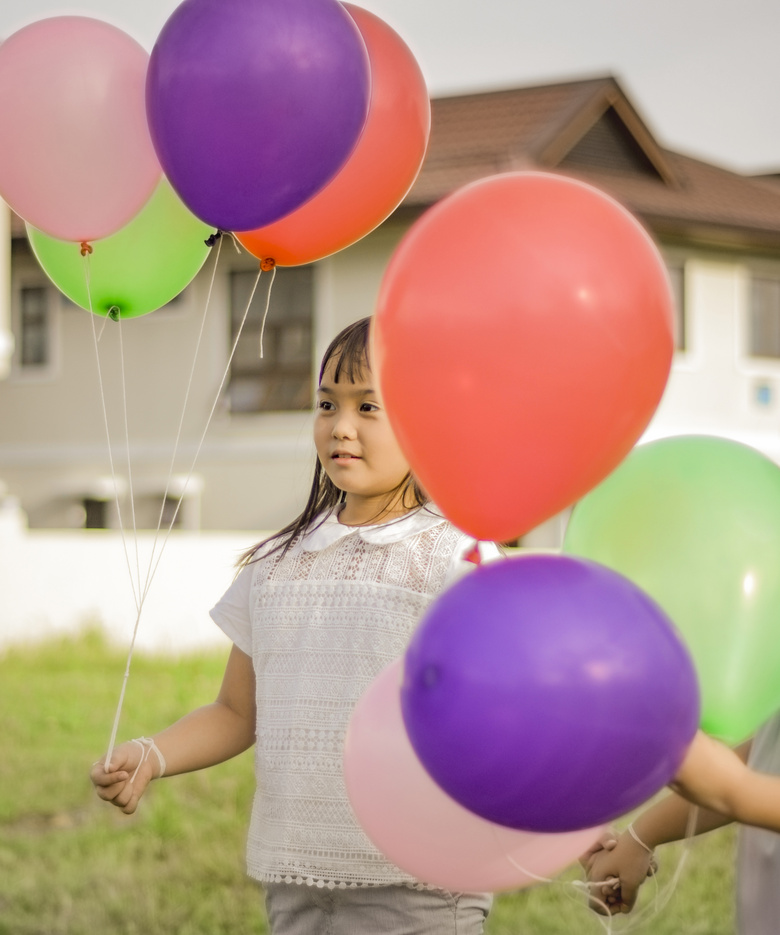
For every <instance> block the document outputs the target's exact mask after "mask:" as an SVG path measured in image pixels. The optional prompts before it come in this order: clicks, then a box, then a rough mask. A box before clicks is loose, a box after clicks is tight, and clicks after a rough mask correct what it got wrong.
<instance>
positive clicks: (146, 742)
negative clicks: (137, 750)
mask: <svg viewBox="0 0 780 935" xmlns="http://www.w3.org/2000/svg"><path fill="white" fill-rule="evenodd" d="M130 743H137V744H138V745H139V746H140V747H141V749H142V750H143V755H142V756H141V762H140V763H139V764H138V766H136V768H135V772H134V773H133V775H132V776H131V777H130V782H133V780H134V779H135V777H136V776H137V775H138V770H139V769H140V768H141V766H142V765H143V764H144V763H145V762H146V761H147V760H148V759H149V754H150V753H151V752H152V750H154V753H155V755H156V757H157V762H158V764H159V766H160V772H159V773H158V774H157V779H162V777H163V776H164V775H165V757H164V756H163V755H162V753H161V752H160V748H159V747H158V746H157V744H156V743H155V742H154V740H153V739H152V738H151V737H134V738H133V739H132V740H131V741H130Z"/></svg>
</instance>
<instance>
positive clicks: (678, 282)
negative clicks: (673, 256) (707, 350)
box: [667, 263, 688, 351]
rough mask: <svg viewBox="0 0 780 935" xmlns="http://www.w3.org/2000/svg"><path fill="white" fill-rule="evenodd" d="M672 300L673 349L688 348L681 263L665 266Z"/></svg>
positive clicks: (683, 275)
mask: <svg viewBox="0 0 780 935" xmlns="http://www.w3.org/2000/svg"><path fill="white" fill-rule="evenodd" d="M667 272H668V274H669V282H670V283H671V286H672V299H673V301H674V349H675V350H676V351H687V350H688V334H687V317H686V309H685V267H684V266H683V264H682V263H679V264H672V265H669V266H667Z"/></svg>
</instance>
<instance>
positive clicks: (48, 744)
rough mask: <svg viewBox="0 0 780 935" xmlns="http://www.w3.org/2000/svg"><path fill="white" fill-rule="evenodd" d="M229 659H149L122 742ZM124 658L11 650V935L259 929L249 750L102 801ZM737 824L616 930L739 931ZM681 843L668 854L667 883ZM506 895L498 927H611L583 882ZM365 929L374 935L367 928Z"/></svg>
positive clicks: (1, 856) (7, 698) (7, 873)
mask: <svg viewBox="0 0 780 935" xmlns="http://www.w3.org/2000/svg"><path fill="white" fill-rule="evenodd" d="M224 661H225V659H224V655H222V654H212V655H206V656H193V657H185V658H183V659H179V660H171V659H166V658H145V657H142V656H138V657H137V658H136V659H135V661H134V663H133V669H132V673H131V676H130V681H129V686H128V691H127V697H126V700H125V706H124V715H123V720H122V724H121V727H120V737H122V738H126V737H136V736H139V735H143V734H148V733H152V732H154V731H156V730H158V729H160V728H161V727H163V726H165V725H166V724H168V723H170V722H171V721H172V720H174V719H175V718H177V717H179V716H180V715H181V714H183V713H186V712H187V711H189V710H191V709H192V708H193V707H195V706H196V705H199V704H202V703H205V702H209V701H211V700H213V697H214V695H215V693H216V690H217V687H218V685H219V681H220V677H221V673H222V668H223V665H224ZM124 664H125V661H124V657H123V655H122V654H119V653H116V652H114V651H112V650H110V649H109V648H108V647H107V646H106V645H105V643H104V642H103V640H102V639H101V638H100V637H99V636H98V635H97V634H96V633H87V634H85V635H84V636H82V637H80V638H78V639H74V640H62V641H59V642H50V643H48V644H47V645H45V646H42V647H37V648H34V649H24V650H21V649H19V650H14V651H9V652H6V653H5V654H4V655H0V725H2V726H1V727H0V741H2V742H1V743H0V935H94V933H95V932H101V933H103V935H135V933H138V935H141V933H143V935H156V933H166V935H168V933H171V935H221V933H225V935H227V933H230V935H259V933H264V932H266V927H265V919H264V913H263V908H262V897H261V894H260V892H259V890H258V888H257V887H256V886H255V884H253V883H252V882H250V881H249V880H247V878H246V877H245V874H244V854H243V851H244V839H245V835H246V824H247V819H248V815H249V808H250V804H251V798H252V793H253V788H254V779H253V775H252V755H251V752H248V753H247V754H244V755H243V756H241V757H239V758H237V759H236V760H234V761H232V762H230V763H226V764H223V765H222V766H219V767H216V768H214V769H211V770H209V771H207V772H204V773H198V774H193V775H188V776H177V777H172V778H170V779H166V780H165V781H164V782H161V783H155V784H154V785H153V786H152V788H151V790H150V793H149V794H148V795H147V797H146V798H145V801H144V803H143V804H142V807H141V808H140V809H139V813H138V814H137V815H136V816H133V817H131V818H128V817H127V816H124V815H122V814H121V813H119V812H118V811H117V810H115V809H113V808H112V807H110V806H108V805H106V804H105V803H102V802H100V801H98V800H97V798H96V797H95V795H94V793H93V792H92V787H91V784H90V782H89V779H88V775H87V774H88V770H89V764H90V763H91V762H92V761H93V760H95V759H96V758H97V757H98V756H99V755H100V754H101V753H102V752H103V751H104V750H105V748H106V746H107V743H108V735H109V733H110V728H111V723H112V721H113V716H114V710H115V708H116V703H117V696H118V692H119V689H120V687H121V682H122V676H123V672H124ZM733 847H734V835H733V833H732V832H730V831H725V832H717V833H715V834H712V835H710V836H708V837H705V838H703V839H701V840H699V841H696V842H694V843H693V844H692V845H689V851H688V854H687V862H686V865H685V868H684V871H683V874H682V876H681V878H680V880H679V882H677V883H676V885H673V889H672V891H671V897H670V899H669V901H668V903H667V904H666V905H665V906H664V907H662V908H658V905H657V904H656V903H654V898H653V891H652V884H650V885H646V886H645V888H644V890H645V892H644V893H643V904H645V905H646V907H647V908H645V909H644V910H643V912H644V914H643V916H642V917H641V919H637V917H636V914H635V915H634V916H630V917H628V918H621V919H618V920H616V922H615V926H614V931H615V932H619V931H622V930H624V929H625V928H626V925H627V924H630V926H631V931H632V932H641V933H652V935H679V933H680V932H685V933H686V935H696V933H702V935H705V933H706V935H727V933H731V932H733V931H734V927H733V905H732V904H733V899H732V868H733ZM681 853H682V850H681V847H677V848H676V849H675V848H667V849H666V850H665V851H664V852H663V853H662V855H661V856H662V873H661V874H660V875H659V880H660V883H659V887H660V890H661V892H662V893H663V892H666V891H668V889H669V886H670V883H669V881H670V879H671V877H672V876H673V873H674V870H675V868H676V866H677V864H678V863H679V860H680V854H681ZM575 879H578V874H577V873H576V871H570V872H569V873H568V874H567V875H565V876H564V878H563V880H564V881H563V882H556V883H554V884H551V885H542V886H537V887H534V888H533V889H529V890H523V891H520V892H518V893H512V894H503V895H501V896H499V897H498V898H497V900H496V903H495V908H494V911H493V914H492V916H491V919H490V921H489V923H488V927H487V935H525V933H532V935H572V933H575V935H578V933H585V935H587V933H589V932H594V933H598V932H601V931H602V927H601V920H599V919H598V918H597V917H596V916H594V915H593V914H592V913H590V912H589V911H588V910H587V909H586V908H585V906H584V904H583V900H582V898H581V896H580V894H579V892H578V891H577V890H576V889H575V886H574V885H573V883H572V881H573V880H575ZM367 935H370V933H367Z"/></svg>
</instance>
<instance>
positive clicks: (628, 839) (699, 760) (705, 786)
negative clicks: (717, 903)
mask: <svg viewBox="0 0 780 935" xmlns="http://www.w3.org/2000/svg"><path fill="white" fill-rule="evenodd" d="M749 752H750V742H748V743H745V744H743V745H742V746H741V747H738V748H737V749H736V750H730V749H729V748H728V747H725V746H724V745H723V744H720V743H718V742H717V741H715V740H712V739H711V738H710V737H707V736H706V734H702V733H701V732H699V733H698V734H697V735H696V737H695V738H694V741H693V743H692V744H691V747H690V748H689V750H688V753H687V755H686V757H685V760H684V761H683V764H682V766H681V767H680V769H679V770H678V772H677V775H676V776H675V781H674V783H672V784H671V785H672V788H673V789H675V792H676V793H679V794H673V795H669V796H666V798H663V799H661V800H660V801H659V802H657V803H656V804H655V805H652V806H650V808H647V809H645V811H643V812H642V813H641V814H640V815H639V817H638V818H636V819H635V820H634V821H633V822H632V825H631V827H632V828H633V831H634V834H635V835H636V837H634V835H632V834H631V832H630V831H624V832H623V833H622V834H621V835H619V836H617V837H616V838H614V839H613V840H612V841H611V842H609V843H605V845H604V846H603V847H602V849H600V850H598V851H596V852H595V853H588V854H587V855H585V857H584V858H583V862H584V863H585V866H586V870H587V872H588V879H589V880H590V881H592V882H602V881H604V882H603V883H602V886H601V887H599V888H597V889H595V890H594V891H593V895H594V896H595V897H596V900H598V901H596V900H594V901H592V902H591V908H593V909H595V910H596V911H597V912H603V911H604V908H603V906H604V904H606V907H607V909H608V911H609V912H610V913H612V914H614V913H618V912H630V911H631V909H632V908H633V906H634V903H635V902H636V898H637V895H638V892H639V887H640V886H641V885H642V883H643V882H644V881H645V879H646V878H647V874H648V868H649V867H650V861H651V859H652V856H653V855H652V851H653V850H655V848H656V847H657V846H658V845H659V844H667V843H669V842H671V841H679V840H682V838H684V837H685V836H686V834H687V833H688V832H689V830H691V831H692V833H693V834H704V833H705V832H707V831H713V830H714V829H716V828H721V827H723V825H727V824H729V823H730V822H732V821H741V822H744V823H746V824H765V823H766V821H767V820H769V821H775V822H780V779H778V778H777V777H769V776H761V775H760V774H758V773H755V772H753V771H752V770H750V769H748V767H747V766H746V765H745V763H746V760H747V757H748V753H749ZM767 783H768V785H769V786H771V788H772V789H773V795H774V809H773V808H772V804H771V801H770V799H771V797H770V796H767V801H763V802H762V801H761V800H760V799H758V800H755V799H754V797H757V796H765V795H766V791H759V790H760V787H763V786H765V784H767ZM683 796H685V797H683ZM691 802H693V803H695V804H697V805H699V806H700V808H699V809H698V814H697V815H696V817H695V821H694V824H693V827H692V828H690V829H689V825H690V824H691V817H692V813H693V811H694V808H693V806H692V805H691ZM716 809H717V810H716ZM756 818H760V819H762V820H761V821H755V820H751V819H756ZM637 838H638V839H639V840H637ZM640 842H641V843H640ZM608 880H612V881H614V882H612V883H607V882H606V881H608Z"/></svg>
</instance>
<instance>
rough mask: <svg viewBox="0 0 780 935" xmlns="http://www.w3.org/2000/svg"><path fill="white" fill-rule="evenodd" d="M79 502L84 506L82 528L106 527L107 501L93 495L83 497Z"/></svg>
mask: <svg viewBox="0 0 780 935" xmlns="http://www.w3.org/2000/svg"><path fill="white" fill-rule="evenodd" d="M81 502H82V505H83V507H84V528H85V529H108V512H107V502H106V501H105V500H97V499H96V498H94V497H84V499H83V500H82V501H81Z"/></svg>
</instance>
